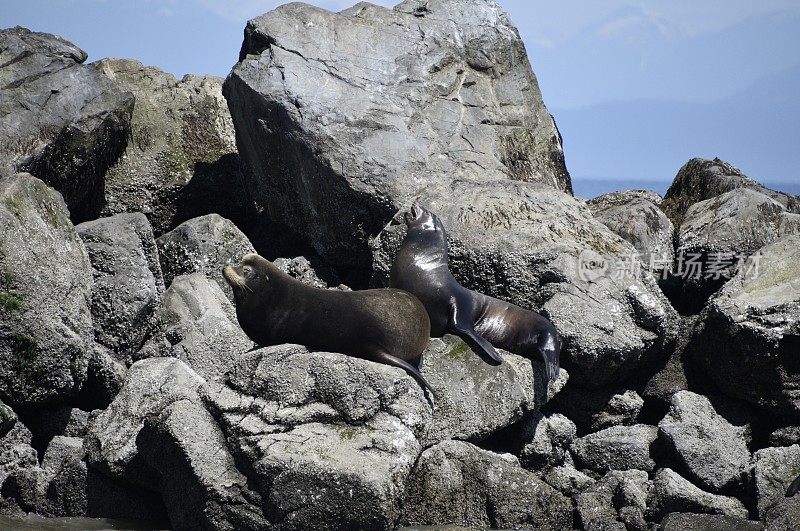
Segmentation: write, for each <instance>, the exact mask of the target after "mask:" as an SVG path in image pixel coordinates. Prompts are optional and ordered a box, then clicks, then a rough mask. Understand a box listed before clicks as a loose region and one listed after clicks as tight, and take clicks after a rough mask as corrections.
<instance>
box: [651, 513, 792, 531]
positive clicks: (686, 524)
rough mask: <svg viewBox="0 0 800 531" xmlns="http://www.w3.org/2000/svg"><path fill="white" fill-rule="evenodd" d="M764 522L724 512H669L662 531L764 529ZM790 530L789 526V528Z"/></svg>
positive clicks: (757, 530) (743, 530)
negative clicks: (728, 514) (727, 514)
mask: <svg viewBox="0 0 800 531" xmlns="http://www.w3.org/2000/svg"><path fill="white" fill-rule="evenodd" d="M763 529H764V524H762V523H761V522H754V521H752V520H747V519H745V518H739V517H736V516H726V515H724V514H695V513H669V514H668V515H667V516H665V517H664V519H663V520H661V531H687V530H691V531H762V530H763ZM787 531H788V528H787Z"/></svg>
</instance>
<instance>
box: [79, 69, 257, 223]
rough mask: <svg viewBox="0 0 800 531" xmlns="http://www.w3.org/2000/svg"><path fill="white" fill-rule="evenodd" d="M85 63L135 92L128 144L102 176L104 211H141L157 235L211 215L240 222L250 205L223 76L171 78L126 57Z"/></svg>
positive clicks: (245, 219)
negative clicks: (189, 221)
mask: <svg viewBox="0 0 800 531" xmlns="http://www.w3.org/2000/svg"><path fill="white" fill-rule="evenodd" d="M92 66H94V68H95V69H96V71H97V72H98V73H100V74H102V75H103V76H105V77H107V78H108V79H110V80H111V81H113V82H114V83H116V84H117V85H119V86H120V87H122V88H124V89H125V90H129V91H130V92H132V93H133V94H134V95H135V97H136V103H135V105H134V106H133V115H132V118H131V137H130V143H129V144H128V148H127V149H126V150H125V155H124V157H122V158H120V159H119V160H118V161H117V162H116V164H114V165H113V166H112V167H111V168H110V169H109V171H108V173H107V175H106V185H105V205H104V207H103V214H104V215H110V214H117V213H121V212H134V211H137V212H143V213H144V214H145V215H147V217H148V219H149V220H150V222H151V224H152V225H153V230H154V232H155V233H156V236H160V235H161V234H163V233H165V232H167V231H169V230H172V229H173V228H174V227H175V226H177V225H178V224H180V223H182V222H184V221H186V220H188V219H191V218H195V217H198V216H202V215H205V214H210V213H217V214H220V215H221V216H223V217H226V218H228V219H230V220H232V221H234V223H236V224H237V225H238V226H240V227H244V226H246V225H247V223H248V217H253V216H255V210H254V208H253V206H252V204H251V202H250V201H249V199H248V196H247V193H246V191H245V189H244V179H243V176H242V174H241V171H240V169H239V157H238V155H237V153H236V145H235V138H234V132H233V122H232V121H231V117H230V113H229V112H228V108H227V105H226V104H225V100H224V99H223V97H222V79H221V78H217V77H212V76H185V77H184V78H183V79H181V80H180V81H178V80H176V79H175V78H174V77H173V76H172V75H171V74H167V73H166V72H163V71H161V70H159V69H158V68H155V67H148V66H144V65H143V64H142V63H140V62H139V61H132V60H128V59H103V60H102V61H99V62H97V63H94V64H93V65H92Z"/></svg>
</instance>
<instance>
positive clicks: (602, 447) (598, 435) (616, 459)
mask: <svg viewBox="0 0 800 531" xmlns="http://www.w3.org/2000/svg"><path fill="white" fill-rule="evenodd" d="M657 437H658V429H657V428H655V427H654V426H648V425H647V424H635V425H633V426H612V427H610V428H606V429H604V430H600V431H598V432H595V433H590V434H589V435H585V436H583V437H580V438H578V439H575V441H574V442H573V443H572V447H571V448H572V453H573V454H574V455H575V457H576V458H577V459H578V461H579V462H580V463H582V464H583V465H584V466H586V467H587V468H590V469H592V470H596V471H599V472H607V471H608V470H631V469H637V470H645V471H651V470H653V468H655V462H654V461H653V459H652V458H651V457H650V447H651V446H652V445H653V443H654V442H655V440H656V438H657Z"/></svg>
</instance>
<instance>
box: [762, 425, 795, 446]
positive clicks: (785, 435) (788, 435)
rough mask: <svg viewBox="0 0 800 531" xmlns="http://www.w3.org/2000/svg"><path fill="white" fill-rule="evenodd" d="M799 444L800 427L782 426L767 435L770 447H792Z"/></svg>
mask: <svg viewBox="0 0 800 531" xmlns="http://www.w3.org/2000/svg"><path fill="white" fill-rule="evenodd" d="M793 444H800V426H784V427H783V428H778V429H777V430H775V431H773V432H772V433H770V435H769V445H770V446H792V445H793Z"/></svg>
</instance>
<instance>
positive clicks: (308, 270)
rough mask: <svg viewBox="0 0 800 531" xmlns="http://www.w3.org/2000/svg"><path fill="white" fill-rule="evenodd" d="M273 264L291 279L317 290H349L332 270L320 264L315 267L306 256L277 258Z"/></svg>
mask: <svg viewBox="0 0 800 531" xmlns="http://www.w3.org/2000/svg"><path fill="white" fill-rule="evenodd" d="M272 263H273V264H275V266H276V267H277V268H278V269H280V270H281V271H283V272H284V273H286V274H287V275H289V276H290V277H292V278H296V279H297V280H299V281H300V282H302V283H304V284H308V285H309V286H314V287H315V288H331V287H335V288H336V289H349V288H348V287H347V286H345V285H343V284H340V283H339V277H338V276H337V275H336V273H335V272H334V271H333V270H332V269H330V268H327V267H325V266H324V265H322V266H320V264H317V265H316V267H315V266H314V265H313V264H312V263H311V262H310V261H309V260H308V258H306V257H304V256H298V257H295V258H276V259H275V260H274V261H273V262H272ZM317 270H319V271H320V272H318V271H317ZM320 274H322V275H323V276H324V277H325V279H323V278H321V277H320ZM337 284H338V285H337Z"/></svg>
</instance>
